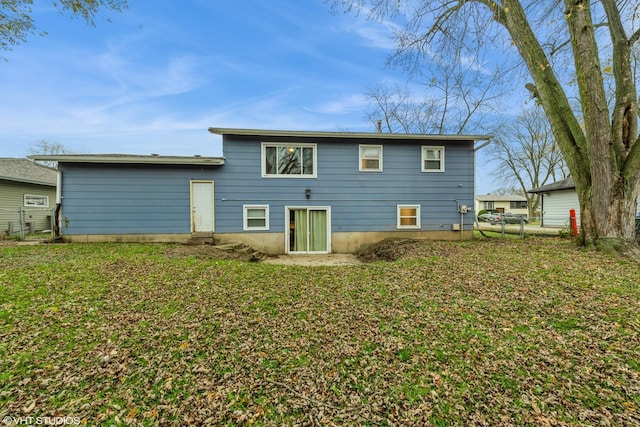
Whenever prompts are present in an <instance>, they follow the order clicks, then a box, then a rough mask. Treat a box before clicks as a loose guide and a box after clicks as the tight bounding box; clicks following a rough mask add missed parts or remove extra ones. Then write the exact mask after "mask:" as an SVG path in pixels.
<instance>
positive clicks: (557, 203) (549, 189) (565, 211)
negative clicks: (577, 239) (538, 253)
mask: <svg viewBox="0 0 640 427" xmlns="http://www.w3.org/2000/svg"><path fill="white" fill-rule="evenodd" d="M529 193H537V194H540V210H541V212H542V219H541V223H540V225H541V226H543V227H565V226H568V225H569V210H571V209H575V210H576V219H577V222H578V224H580V203H579V201H578V193H577V192H576V186H575V184H574V183H573V179H571V178H567V179H564V180H562V181H558V182H554V183H553V184H549V185H545V186H542V187H538V188H534V189H532V190H529ZM637 212H640V200H639V201H638V209H637Z"/></svg>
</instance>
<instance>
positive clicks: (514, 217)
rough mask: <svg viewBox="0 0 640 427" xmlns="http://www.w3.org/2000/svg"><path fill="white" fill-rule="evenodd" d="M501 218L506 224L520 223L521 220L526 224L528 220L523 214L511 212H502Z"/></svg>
mask: <svg viewBox="0 0 640 427" xmlns="http://www.w3.org/2000/svg"><path fill="white" fill-rule="evenodd" d="M502 218H503V219H504V222H506V223H507V224H520V222H521V221H523V222H524V223H525V224H527V223H528V222H529V220H528V219H527V218H526V217H525V216H524V215H518V214H512V213H505V214H503V216H502Z"/></svg>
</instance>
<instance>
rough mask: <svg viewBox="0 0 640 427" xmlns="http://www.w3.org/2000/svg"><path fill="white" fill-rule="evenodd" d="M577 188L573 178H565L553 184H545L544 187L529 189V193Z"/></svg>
mask: <svg viewBox="0 0 640 427" xmlns="http://www.w3.org/2000/svg"><path fill="white" fill-rule="evenodd" d="M575 188H576V185H575V184H574V183H573V178H567V179H563V180H562V181H557V182H554V183H552V184H548V185H543V186H542V187H538V188H534V189H532V190H529V191H527V193H534V194H535V193H549V192H551V191H559V190H573V189H575Z"/></svg>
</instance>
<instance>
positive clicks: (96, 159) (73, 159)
mask: <svg viewBox="0 0 640 427" xmlns="http://www.w3.org/2000/svg"><path fill="white" fill-rule="evenodd" d="M29 158H30V159H34V160H48V161H55V162H60V163H109V164H149V165H192V166H194V165H199V166H222V165H224V161H225V159H224V157H196V156H194V157H183V156H154V155H151V156H134V155H132V156H128V155H118V156H114V155H99V154H96V155H69V154H67V155H49V156H45V155H33V156H29Z"/></svg>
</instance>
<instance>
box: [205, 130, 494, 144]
mask: <svg viewBox="0 0 640 427" xmlns="http://www.w3.org/2000/svg"><path fill="white" fill-rule="evenodd" d="M209 132H210V133H213V134H216V135H240V136H270V137H306V138H314V137H315V138H353V139H358V138H360V139H361V138H367V139H404V140H407V139H411V140H434V141H488V140H490V139H491V138H493V135H423V134H414V133H374V132H324V131H297V130H268V129H235V128H218V127H210V128H209Z"/></svg>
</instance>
